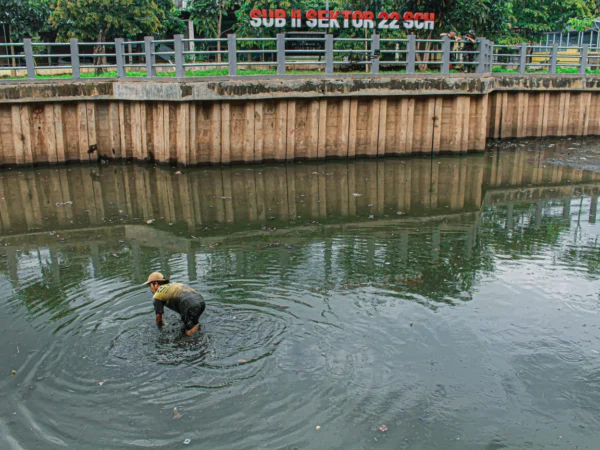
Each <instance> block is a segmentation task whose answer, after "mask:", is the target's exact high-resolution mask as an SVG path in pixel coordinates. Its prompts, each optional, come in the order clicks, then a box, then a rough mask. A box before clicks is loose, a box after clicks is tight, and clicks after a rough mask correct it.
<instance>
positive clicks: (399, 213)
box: [396, 211, 404, 216]
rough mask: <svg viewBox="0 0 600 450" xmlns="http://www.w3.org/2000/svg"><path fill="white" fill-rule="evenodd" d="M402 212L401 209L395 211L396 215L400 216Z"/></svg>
mask: <svg viewBox="0 0 600 450" xmlns="http://www.w3.org/2000/svg"><path fill="white" fill-rule="evenodd" d="M402 214H404V213H403V212H402V211H396V215H398V216H401V215H402Z"/></svg>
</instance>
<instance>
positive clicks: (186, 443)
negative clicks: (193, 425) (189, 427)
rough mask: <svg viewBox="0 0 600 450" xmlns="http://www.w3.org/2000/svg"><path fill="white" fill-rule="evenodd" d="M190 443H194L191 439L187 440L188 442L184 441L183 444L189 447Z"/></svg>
mask: <svg viewBox="0 0 600 450" xmlns="http://www.w3.org/2000/svg"><path fill="white" fill-rule="evenodd" d="M190 442H192V440H191V439H186V440H184V441H183V443H184V444H185V445H188V444H189V443H190Z"/></svg>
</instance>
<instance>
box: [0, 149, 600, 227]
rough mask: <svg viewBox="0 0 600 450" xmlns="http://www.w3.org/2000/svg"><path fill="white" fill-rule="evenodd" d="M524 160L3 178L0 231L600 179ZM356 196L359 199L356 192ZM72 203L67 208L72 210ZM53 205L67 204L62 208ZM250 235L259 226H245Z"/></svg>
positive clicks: (107, 170)
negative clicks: (248, 229)
mask: <svg viewBox="0 0 600 450" xmlns="http://www.w3.org/2000/svg"><path fill="white" fill-rule="evenodd" d="M529 157H530V154H527V153H524V152H515V153H505V154H503V155H502V158H500V159H498V160H497V159H496V158H497V156H496V155H492V156H491V159H492V161H491V162H490V161H486V159H489V158H488V157H487V156H485V157H483V156H482V157H466V158H442V159H434V160H430V159H408V160H377V161H353V162H348V163H337V162H332V163H322V164H312V163H311V164H295V165H287V166H266V167H257V166H239V167H232V168H226V169H207V170H201V169H194V170H184V171H183V173H182V174H181V175H175V174H174V171H172V170H169V169H165V168H160V167H159V168H151V167H147V166H134V165H116V166H108V167H81V166H75V167H61V168H58V169H43V170H25V171H22V172H16V171H13V172H5V173H4V176H3V177H2V178H1V179H0V192H2V193H3V195H4V199H3V200H0V218H1V225H2V230H3V232H4V233H6V232H21V231H25V230H54V229H58V228H62V229H68V228H80V227H82V226H92V225H93V226H106V225H117V224H126V223H140V222H141V221H147V220H151V219H155V220H157V222H158V223H162V221H163V220H164V222H166V223H185V224H187V226H188V227H189V229H190V230H193V229H196V228H198V227H202V226H204V225H206V224H215V223H217V224H232V225H235V226H236V227H248V226H250V225H249V223H269V222H268V219H269V217H275V218H276V220H277V221H289V220H294V219H295V220H297V221H312V220H315V221H319V222H325V221H328V220H334V221H336V220H340V219H344V220H353V218H361V219H365V218H367V217H368V216H369V215H371V214H372V215H374V216H377V217H378V218H379V217H381V216H382V215H390V216H394V215H395V213H396V212H397V211H401V212H402V213H404V214H413V215H423V214H425V215H434V214H448V213H450V212H460V211H474V210H478V209H479V208H480V206H481V204H482V200H483V196H484V194H485V192H486V191H487V190H489V189H494V188H497V187H508V186H527V185H531V184H533V185H545V184H554V185H558V184H561V183H562V184H564V183H566V181H567V180H570V181H571V182H574V183H577V182H588V181H593V180H597V179H598V178H600V177H599V176H598V175H597V174H594V173H590V172H581V171H577V170H575V169H571V168H567V167H556V166H552V165H548V166H546V167H544V166H542V165H539V166H536V165H531V164H526V163H525V162H526V160H527V158H529ZM355 194H359V195H355ZM69 202H73V204H72V205H71V204H68V203H69ZM57 203H58V204H63V203H67V204H66V205H64V206H57ZM250 227H251V228H256V225H253V226H250Z"/></svg>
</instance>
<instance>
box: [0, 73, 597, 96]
mask: <svg viewBox="0 0 600 450" xmlns="http://www.w3.org/2000/svg"><path fill="white" fill-rule="evenodd" d="M496 91H531V92H535V91H544V92H547V91H563V92H564V91H590V92H594V91H597V92H599V91H600V76H585V77H582V76H579V75H512V74H510V75H505V74H501V75H500V74H499V75H496V74H494V75H489V74H488V75H484V76H480V75H477V74H451V75H447V76H440V75H439V74H430V75H390V76H386V75H380V76H371V75H336V76H325V75H310V76H306V75H290V76H286V77H278V76H264V77H256V76H252V77H236V78H229V77H210V78H209V77H206V78H204V77H199V78H185V79H182V80H176V79H173V78H162V79H161V78H156V79H153V80H148V79H146V78H138V79H136V78H132V79H127V80H116V79H95V80H78V81H73V80H55V81H48V80H36V81H1V82H0V101H1V102H2V103H32V102H34V103H40V102H56V101H81V100H113V101H115V100H116V101H169V102H189V101H223V100H228V101H230V100H268V99H286V98H327V97H393V96H430V95H457V94H462V95H485V94H490V93H492V92H496Z"/></svg>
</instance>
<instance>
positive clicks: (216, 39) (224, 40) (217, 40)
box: [142, 38, 227, 43]
mask: <svg viewBox="0 0 600 450" xmlns="http://www.w3.org/2000/svg"><path fill="white" fill-rule="evenodd" d="M182 41H183V42H227V39H225V38H214V39H207V38H205V39H182ZM142 43H143V41H142Z"/></svg>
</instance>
